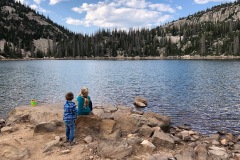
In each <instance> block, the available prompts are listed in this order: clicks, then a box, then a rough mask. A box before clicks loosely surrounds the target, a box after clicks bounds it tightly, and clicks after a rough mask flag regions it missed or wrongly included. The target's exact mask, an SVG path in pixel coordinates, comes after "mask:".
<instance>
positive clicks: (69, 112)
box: [63, 101, 77, 121]
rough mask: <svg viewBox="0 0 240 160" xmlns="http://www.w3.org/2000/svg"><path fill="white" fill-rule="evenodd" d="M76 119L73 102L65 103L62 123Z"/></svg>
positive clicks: (75, 109)
mask: <svg viewBox="0 0 240 160" xmlns="http://www.w3.org/2000/svg"><path fill="white" fill-rule="evenodd" d="M76 118H77V108H76V105H75V103H74V102H72V101H66V102H65V104H64V113H63V121H74V120H76Z"/></svg>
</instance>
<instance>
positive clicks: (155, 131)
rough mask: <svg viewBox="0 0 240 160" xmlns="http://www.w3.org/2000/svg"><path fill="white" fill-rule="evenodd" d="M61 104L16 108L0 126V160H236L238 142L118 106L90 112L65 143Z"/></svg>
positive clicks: (239, 154) (239, 153)
mask: <svg viewBox="0 0 240 160" xmlns="http://www.w3.org/2000/svg"><path fill="white" fill-rule="evenodd" d="M62 113H63V111H62V104H50V105H41V106H36V107H31V106H21V107H17V108H15V109H14V110H13V111H11V112H10V113H9V116H8V118H7V119H6V121H4V120H0V124H1V125H0V127H1V134H0V159H2V160H5V159H12V160H18V159H34V160H38V159H39V160H40V159H41V160H43V159H47V160H51V159H52V160H54V159H59V160H69V159H79V160H80V159H81V160H83V159H86V160H87V159H94V160H103V159H108V160H110V159H119V160H121V159H132V160H143V159H144V160H153V159H155V160H216V159H218V160H239V159H240V136H237V135H235V136H234V135H232V134H231V133H223V132H219V133H216V134H213V135H210V136H204V135H201V134H200V133H197V132H195V131H192V130H191V129H190V128H189V127H188V126H179V127H174V126H171V123H170V118H169V117H167V116H164V115H160V114H156V113H153V112H145V113H144V112H142V111H137V110H136V111H134V110H133V109H132V108H129V107H124V106H111V105H104V106H95V107H94V109H93V114H92V115H89V116H79V117H78V118H77V120H76V132H75V144H74V145H73V146H71V145H69V144H68V143H65V142H64V141H65V126H64V123H63V121H62Z"/></svg>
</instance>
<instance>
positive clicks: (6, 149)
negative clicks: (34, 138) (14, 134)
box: [0, 138, 29, 160]
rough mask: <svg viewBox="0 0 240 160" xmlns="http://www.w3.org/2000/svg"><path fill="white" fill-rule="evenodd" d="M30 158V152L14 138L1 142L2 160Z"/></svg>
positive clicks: (0, 156) (0, 153)
mask: <svg viewBox="0 0 240 160" xmlns="http://www.w3.org/2000/svg"><path fill="white" fill-rule="evenodd" d="M28 158H29V151H28V149H27V148H24V147H23V146H22V145H21V144H19V143H18V142H17V141H16V140H14V139H13V138H11V139H1V140H0V159H1V160H20V159H21V160H22V159H28Z"/></svg>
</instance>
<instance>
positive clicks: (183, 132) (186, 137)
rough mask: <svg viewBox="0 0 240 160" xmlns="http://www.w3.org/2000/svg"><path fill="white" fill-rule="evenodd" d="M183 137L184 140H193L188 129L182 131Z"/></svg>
mask: <svg viewBox="0 0 240 160" xmlns="http://www.w3.org/2000/svg"><path fill="white" fill-rule="evenodd" d="M181 137H182V139H183V140H184V141H190V140H191V136H190V134H189V131H186V130H184V131H182V132H181Z"/></svg>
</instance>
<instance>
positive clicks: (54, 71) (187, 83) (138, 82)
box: [0, 60, 240, 134]
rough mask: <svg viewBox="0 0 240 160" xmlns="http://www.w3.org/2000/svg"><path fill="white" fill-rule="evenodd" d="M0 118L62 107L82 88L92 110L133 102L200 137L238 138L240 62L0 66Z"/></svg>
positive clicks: (85, 62)
mask: <svg viewBox="0 0 240 160" xmlns="http://www.w3.org/2000/svg"><path fill="white" fill-rule="evenodd" d="M0 82H1V85H0V117H5V116H6V114H7V112H8V111H10V110H11V109H12V108H14V107H15V106H19V105H25V104H29V101H30V99H32V98H35V99H38V100H39V101H41V102H46V103H54V102H64V95H65V93H66V92H68V91H72V92H73V93H74V94H75V95H76V96H77V94H78V92H79V90H80V88H81V87H82V86H86V87H88V88H89V90H90V96H91V98H92V100H93V102H94V105H97V104H114V105H119V104H121V105H127V106H129V107H133V105H132V102H133V100H134V98H135V97H136V96H143V97H146V98H147V99H148V102H149V105H148V107H147V108H145V109H144V110H150V111H154V112H158V113H160V114H165V115H168V116H171V118H172V122H173V123H174V124H175V125H182V124H191V126H192V128H193V129H195V130H197V131H200V132H202V133H205V134H210V133H215V132H216V131H217V130H225V131H231V132H233V133H235V134H239V133H240V61H217V60H214V61H207V60H142V61H104V60H102V61H101V60H99V61H97V60H71V61H68V60H63V61H61V60H55V61H54V60H46V61H45V60H39V61H37V60H36V61H0Z"/></svg>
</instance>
